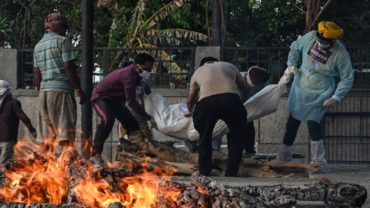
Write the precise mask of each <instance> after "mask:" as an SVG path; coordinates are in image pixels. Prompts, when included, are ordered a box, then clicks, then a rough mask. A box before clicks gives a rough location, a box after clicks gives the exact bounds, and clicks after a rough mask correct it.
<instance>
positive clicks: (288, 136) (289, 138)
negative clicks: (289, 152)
mask: <svg viewBox="0 0 370 208" xmlns="http://www.w3.org/2000/svg"><path fill="white" fill-rule="evenodd" d="M300 124H301V121H300V120H297V119H295V118H293V117H292V115H290V116H289V118H288V121H287V123H286V127H285V134H284V139H283V143H284V144H285V145H287V146H292V145H293V144H294V141H295V138H296V136H297V132H298V128H299V125H300ZM307 127H308V133H309V134H310V139H311V140H312V141H319V140H321V139H323V133H322V130H321V126H320V123H317V122H315V121H307Z"/></svg>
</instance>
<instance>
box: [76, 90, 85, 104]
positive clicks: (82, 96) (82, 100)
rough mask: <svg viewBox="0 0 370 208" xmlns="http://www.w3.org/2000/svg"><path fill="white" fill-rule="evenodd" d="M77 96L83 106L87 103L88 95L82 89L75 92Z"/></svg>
mask: <svg viewBox="0 0 370 208" xmlns="http://www.w3.org/2000/svg"><path fill="white" fill-rule="evenodd" d="M75 94H76V95H77V96H78V97H79V98H80V104H81V105H82V104H85V103H86V95H85V93H84V91H82V90H81V89H77V90H75Z"/></svg>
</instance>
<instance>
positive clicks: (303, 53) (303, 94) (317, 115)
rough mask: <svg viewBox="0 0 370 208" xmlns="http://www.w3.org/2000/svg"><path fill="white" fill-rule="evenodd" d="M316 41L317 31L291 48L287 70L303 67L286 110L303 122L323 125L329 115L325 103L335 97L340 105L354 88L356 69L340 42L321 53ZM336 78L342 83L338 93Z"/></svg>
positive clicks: (297, 74)
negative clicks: (321, 123) (326, 113)
mask: <svg viewBox="0 0 370 208" xmlns="http://www.w3.org/2000/svg"><path fill="white" fill-rule="evenodd" d="M316 39H317V37H316V31H311V32H308V33H306V34H305V35H304V36H302V37H299V38H298V39H297V40H296V41H294V42H293V43H292V44H291V46H290V51H289V56H288V63H287V64H288V66H299V64H300V63H302V64H301V66H300V67H299V69H298V71H297V73H296V75H295V76H294V81H293V84H292V87H291V90H290V94H289V97H288V102H287V105H286V109H287V111H289V112H290V113H291V115H292V116H293V117H294V118H296V119H298V120H300V121H308V120H311V121H315V122H318V123H320V120H321V119H322V117H323V116H324V114H325V111H326V109H325V108H324V107H323V103H324V101H325V100H326V99H328V98H330V97H332V96H333V97H334V98H336V99H337V100H338V101H341V100H342V99H343V98H344V96H345V95H346V94H347V93H348V91H349V90H350V89H351V88H352V83H353V68H352V63H351V60H350V56H349V54H348V52H347V50H346V48H345V47H344V45H343V44H342V43H340V41H339V40H336V41H335V42H334V44H333V45H332V46H331V47H330V48H328V49H324V50H322V49H319V48H318V46H317V44H316ZM335 77H339V79H340V81H339V83H338V85H337V88H336V89H335V84H336V83H335Z"/></svg>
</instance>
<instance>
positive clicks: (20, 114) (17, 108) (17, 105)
mask: <svg viewBox="0 0 370 208" xmlns="http://www.w3.org/2000/svg"><path fill="white" fill-rule="evenodd" d="M12 106H13V110H14V112H15V114H16V115H17V117H18V118H19V119H20V120H21V121H22V122H23V123H24V125H25V126H26V127H27V129H28V131H29V132H30V133H31V134H32V136H34V137H35V138H36V129H35V128H34V127H33V126H32V123H31V120H30V119H29V117H28V116H27V115H26V113H24V111H23V110H22V106H21V103H20V102H19V101H18V100H14V102H13V103H12Z"/></svg>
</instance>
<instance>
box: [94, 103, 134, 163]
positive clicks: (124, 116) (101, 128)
mask: <svg viewBox="0 0 370 208" xmlns="http://www.w3.org/2000/svg"><path fill="white" fill-rule="evenodd" d="M93 107H94V109H95V111H96V113H97V114H98V115H99V117H100V118H101V122H100V123H99V125H98V127H97V129H96V132H95V138H94V143H93V147H92V148H93V149H92V155H93V156H94V155H96V154H101V153H102V152H103V147H104V142H105V140H106V139H107V138H108V136H109V134H110V133H111V131H112V128H113V125H114V120H115V119H117V120H118V121H119V122H121V124H122V126H123V127H124V128H125V129H126V131H127V135H130V133H131V132H133V131H138V130H139V123H138V122H137V120H136V119H135V117H134V116H133V115H132V114H131V112H130V110H129V109H128V108H127V107H125V106H124V105H122V104H121V103H120V102H117V101H114V100H111V99H106V98H98V99H97V100H95V101H94V102H93Z"/></svg>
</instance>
